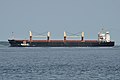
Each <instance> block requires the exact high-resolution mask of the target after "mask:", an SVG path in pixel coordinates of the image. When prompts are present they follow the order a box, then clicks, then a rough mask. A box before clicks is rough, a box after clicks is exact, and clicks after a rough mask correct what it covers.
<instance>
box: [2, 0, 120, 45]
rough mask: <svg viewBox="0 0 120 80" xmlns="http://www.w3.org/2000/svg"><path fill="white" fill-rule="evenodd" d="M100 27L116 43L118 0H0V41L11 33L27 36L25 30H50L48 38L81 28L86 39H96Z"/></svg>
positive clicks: (119, 28)
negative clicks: (107, 31) (108, 32)
mask: <svg viewBox="0 0 120 80" xmlns="http://www.w3.org/2000/svg"><path fill="white" fill-rule="evenodd" d="M101 28H104V29H106V30H109V31H110V34H111V38H112V40H115V41H116V42H117V43H120V37H119V34H120V0H0V40H7V39H8V38H9V37H11V32H14V34H15V37H16V38H19V39H25V38H29V32H28V31H29V30H31V31H34V32H38V33H42V32H46V31H50V32H51V35H52V39H63V32H64V31H68V32H71V33H77V32H81V31H84V32H85V38H86V39H97V34H98V32H99V31H100V29H101Z"/></svg>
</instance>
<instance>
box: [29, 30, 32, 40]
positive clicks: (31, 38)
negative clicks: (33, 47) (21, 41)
mask: <svg viewBox="0 0 120 80" xmlns="http://www.w3.org/2000/svg"><path fill="white" fill-rule="evenodd" d="M29 33H30V42H31V41H32V32H31V31H29Z"/></svg>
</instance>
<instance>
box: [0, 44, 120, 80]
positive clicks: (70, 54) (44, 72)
mask: <svg viewBox="0 0 120 80" xmlns="http://www.w3.org/2000/svg"><path fill="white" fill-rule="evenodd" d="M0 80H120V47H114V48H72V47H69V48H39V47H37V48H35V47H33V48H32V47H29V48H19V47H18V48H16V47H5V46H1V47H0Z"/></svg>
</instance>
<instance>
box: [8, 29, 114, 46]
mask: <svg viewBox="0 0 120 80" xmlns="http://www.w3.org/2000/svg"><path fill="white" fill-rule="evenodd" d="M29 35H30V39H29V40H17V39H8V41H9V43H10V46H11V47H113V46H114V44H115V42H114V41H111V40H110V34H109V32H108V31H107V32H99V33H98V39H97V40H84V32H82V33H81V35H80V36H67V33H66V32H64V40H50V32H48V33H47V36H34V35H33V34H32V32H31V31H29ZM34 37H46V38H47V39H46V40H33V38H34ZM68 37H81V39H80V40H68V39H67V38H68Z"/></svg>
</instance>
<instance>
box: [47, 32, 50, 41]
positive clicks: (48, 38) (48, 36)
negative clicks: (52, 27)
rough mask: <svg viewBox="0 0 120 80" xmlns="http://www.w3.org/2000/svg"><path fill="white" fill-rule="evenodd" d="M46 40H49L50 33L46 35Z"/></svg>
mask: <svg viewBox="0 0 120 80" xmlns="http://www.w3.org/2000/svg"><path fill="white" fill-rule="evenodd" d="M47 40H50V32H48V34H47Z"/></svg>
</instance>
